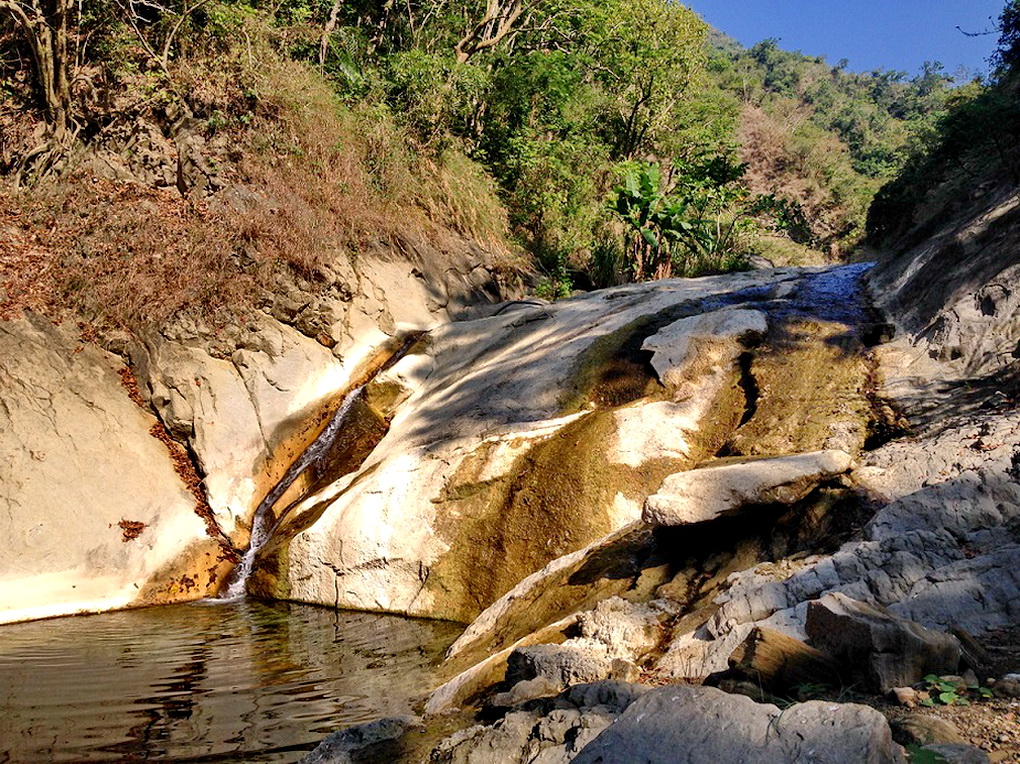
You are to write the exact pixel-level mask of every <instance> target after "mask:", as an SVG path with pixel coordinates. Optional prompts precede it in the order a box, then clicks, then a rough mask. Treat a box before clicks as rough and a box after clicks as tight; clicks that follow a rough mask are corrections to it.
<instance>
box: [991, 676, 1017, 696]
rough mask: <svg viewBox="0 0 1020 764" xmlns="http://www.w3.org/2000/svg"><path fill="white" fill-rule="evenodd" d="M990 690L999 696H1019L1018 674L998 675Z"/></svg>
mask: <svg viewBox="0 0 1020 764" xmlns="http://www.w3.org/2000/svg"><path fill="white" fill-rule="evenodd" d="M992 691H993V692H994V693H995V694H996V695H998V696H999V697H1000V698H1020V674H1004V675H1003V676H1001V677H999V678H998V679H996V680H995V685H994V686H993V687H992Z"/></svg>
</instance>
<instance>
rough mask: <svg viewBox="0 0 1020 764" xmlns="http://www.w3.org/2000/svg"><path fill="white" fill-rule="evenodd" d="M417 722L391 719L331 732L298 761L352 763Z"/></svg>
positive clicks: (313, 763)
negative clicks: (368, 750) (359, 756)
mask: <svg viewBox="0 0 1020 764" xmlns="http://www.w3.org/2000/svg"><path fill="white" fill-rule="evenodd" d="M420 722H421V720H420V719H419V718H417V717H414V716H394V717H391V718H388V719H379V720H378V721H374V722H368V723H367V724H359V725H357V726H355V727H348V728H347V729H344V730H340V731H339V732H334V733H333V734H332V735H330V736H329V737H327V738H326V739H325V740H323V741H322V742H321V743H319V745H317V746H316V747H315V750H314V751H312V752H311V753H310V754H308V755H307V756H305V757H304V758H303V759H301V764H354V762H355V761H357V760H358V759H357V758H356V756H357V754H358V753H361V752H364V751H365V750H366V749H370V748H371V747H372V746H378V745H379V744H380V743H386V742H389V741H392V740H396V739H398V738H400V737H401V736H402V735H403V734H404V733H405V732H407V730H409V729H410V728H411V727H413V726H415V725H416V724H419V723H420Z"/></svg>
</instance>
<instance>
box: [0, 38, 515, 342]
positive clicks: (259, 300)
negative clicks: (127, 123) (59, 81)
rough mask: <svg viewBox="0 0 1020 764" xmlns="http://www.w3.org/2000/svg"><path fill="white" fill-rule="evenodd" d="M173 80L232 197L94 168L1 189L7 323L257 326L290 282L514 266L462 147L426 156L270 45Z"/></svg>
mask: <svg viewBox="0 0 1020 764" xmlns="http://www.w3.org/2000/svg"><path fill="white" fill-rule="evenodd" d="M174 74H175V84H174V85H173V87H174V88H175V89H176V90H177V91H178V92H187V93H188V94H189V97H188V103H189V104H190V106H191V107H192V109H193V110H194V114H195V117H196V118H197V119H196V120H194V124H195V125H196V127H193V128H192V132H195V133H198V134H200V135H202V136H203V137H204V138H205V139H206V144H205V147H206V148H205V149H204V154H205V158H206V160H207V161H208V162H209V163H210V165H212V166H213V167H215V172H216V174H217V177H218V179H219V180H220V181H221V182H222V183H223V184H224V185H225V187H226V188H225V190H224V191H221V192H219V193H217V194H216V195H214V196H212V197H210V198H209V199H207V200H203V199H201V198H198V195H193V196H191V197H189V196H182V195H181V194H180V193H179V192H178V191H177V190H176V189H174V188H171V189H154V188H148V187H145V186H143V185H141V184H139V183H135V182H130V181H123V180H116V181H115V180H110V179H107V178H104V177H97V175H96V173H95V170H94V169H92V166H91V165H89V164H88V163H87V162H79V163H77V164H74V163H72V167H71V169H70V170H69V171H67V172H65V173H64V174H62V175H61V176H60V177H58V178H55V179H47V180H42V181H39V182H38V183H36V184H35V185H34V186H30V187H28V188H22V189H14V188H12V187H5V186H3V185H0V317H10V316H13V315H16V314H17V313H18V312H19V311H21V310H24V309H32V310H36V311H39V312H43V313H48V314H60V313H70V314H72V315H74V316H76V317H77V318H79V319H82V320H84V321H85V322H87V323H89V324H91V325H93V326H94V327H96V328H97V329H99V330H103V329H108V328H122V329H129V330H133V331H138V330H142V329H146V328H153V327H155V328H158V327H160V326H162V325H164V324H165V322H167V321H168V320H169V319H170V318H171V317H173V316H175V315H176V314H180V313H187V314H194V315H197V316H200V317H201V318H202V319H203V320H205V321H207V322H211V323H212V324H213V327H214V328H215V326H217V325H223V324H226V323H228V322H236V321H238V320H242V321H243V317H244V315H245V314H246V313H247V312H248V311H251V310H255V309H257V308H259V307H260V306H261V305H262V304H265V302H266V301H267V300H268V299H269V298H270V297H269V296H270V295H271V293H272V292H273V290H274V289H275V288H276V287H277V284H278V283H279V281H280V280H281V279H290V280H300V281H304V282H306V283H310V284H311V285H312V286H313V287H314V285H315V284H321V285H326V284H331V283H334V282H336V281H337V280H340V279H343V280H347V281H351V280H352V279H351V267H352V264H354V263H355V262H356V261H357V259H358V257H360V256H362V255H363V254H364V253H366V252H367V253H372V252H385V253H386V256H389V257H392V256H394V253H395V256H398V257H399V256H406V257H408V258H411V259H413V258H414V257H415V256H416V255H417V254H419V253H420V252H421V251H423V250H425V249H431V250H433V251H438V252H439V253H443V252H447V251H454V252H457V251H460V252H466V251H468V250H469V248H471V247H474V246H476V245H481V247H482V248H483V249H484V250H486V252H487V253H488V254H489V256H490V257H491V258H493V259H494V260H495V261H496V262H497V264H498V263H499V262H503V263H507V264H508V267H509V264H510V254H509V249H508V246H507V244H506V241H507V239H506V218H505V212H504V208H503V206H502V205H501V203H500V202H499V200H498V198H497V197H496V192H495V188H494V185H493V184H492V182H491V181H490V180H489V178H488V177H487V176H486V175H485V174H484V173H483V171H482V170H481V169H480V168H479V167H478V166H477V165H476V164H475V163H474V162H472V161H471V160H469V159H468V158H467V157H465V156H464V155H463V154H462V153H460V152H458V151H457V149H456V148H455V147H454V148H449V149H447V150H446V151H445V152H444V153H443V154H441V155H438V156H433V155H430V154H429V153H427V152H425V151H423V150H421V149H419V148H418V147H417V146H416V145H415V144H414V142H413V141H412V140H411V138H410V137H409V135H408V134H407V133H406V131H404V130H403V129H402V128H401V127H400V126H399V125H398V124H397V122H396V121H395V120H394V119H393V117H392V115H390V114H389V113H388V112H387V110H386V109H385V108H380V107H372V106H368V105H362V106H360V107H357V108H349V107H347V106H346V105H344V104H343V103H342V102H341V101H340V100H339V98H338V97H337V96H336V94H335V93H334V92H333V90H332V89H331V88H330V86H329V85H328V83H326V82H325V81H324V80H323V79H322V78H321V77H319V75H318V74H317V73H316V72H315V71H314V70H312V69H310V68H309V67H307V66H305V65H303V64H301V63H298V62H294V61H289V60H287V59H285V58H284V57H282V56H281V55H279V54H277V53H276V52H274V50H273V48H272V47H271V46H270V45H269V44H268V43H265V41H262V42H259V41H258V39H256V40H255V42H254V43H253V44H252V45H251V46H247V45H245V46H240V47H238V48H235V49H230V50H224V51H214V52H211V53H208V54H207V55H206V57H205V58H192V59H189V60H186V61H183V62H181V63H180V64H179V65H178V68H177V69H176V70H175V72H174ZM173 98H175V96H174V95H173V93H171V92H169V91H168V92H167V93H163V94H161V97H159V98H154V99H152V101H153V103H158V104H160V107H159V108H164V105H165V103H166V102H167V100H168V99H169V100H172V99H173ZM135 116H136V118H142V119H147V120H148V121H150V122H157V123H158V122H159V119H160V115H159V112H158V110H154V111H152V112H150V113H142V114H138V115H135ZM170 159H171V160H174V159H175V157H170ZM2 182H3V181H2V180H0V183H2ZM437 256H439V255H437ZM348 286H350V287H351V288H354V287H355V284H353V283H351V284H348Z"/></svg>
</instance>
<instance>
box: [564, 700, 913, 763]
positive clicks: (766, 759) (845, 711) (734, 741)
mask: <svg viewBox="0 0 1020 764" xmlns="http://www.w3.org/2000/svg"><path fill="white" fill-rule="evenodd" d="M738 761H739V762H747V764H751V763H752V762H753V763H755V764H759V763H760V764H766V763H767V764H772V763H773V762H814V763H815V764H823V763H825V764H843V763H844V762H850V761H852V762H861V763H862V764H863V763H864V762H868V763H869V764H879V762H882V763H883V764H885V763H886V762H888V763H892V762H903V761H904V758H903V755H902V753H901V751H900V748H899V746H897V745H896V744H895V743H893V740H892V735H891V734H890V731H889V725H888V724H887V723H886V721H885V718H884V717H883V716H882V715H881V714H880V713H879V712H878V711H876V710H874V709H873V708H868V707H867V706H860V705H851V704H840V703H827V702H821V701H810V702H808V703H799V704H796V705H793V706H790V707H789V708H787V709H785V710H782V711H780V709H779V708H777V707H776V706H773V705H766V704H759V703H755V702H754V701H752V700H751V699H750V698H747V697H744V696H742V695H728V694H727V693H724V692H722V691H721V690H717V689H715V688H712V687H693V686H685V685H680V686H673V687H661V688H659V689H655V690H651V691H649V692H647V693H645V694H644V695H642V696H641V697H640V698H638V699H637V700H636V701H634V703H632V704H631V705H630V706H629V707H628V708H627V710H626V711H624V713H623V714H622V715H621V716H620V717H619V718H618V719H617V720H616V721H615V722H614V723H613V724H611V725H610V726H609V727H607V728H606V730H605V731H604V732H602V734H600V735H599V736H598V737H597V738H595V740H593V741H592V742H591V743H589V744H588V745H587V746H585V747H584V749H583V750H582V751H581V752H580V753H579V754H578V755H577V757H576V758H575V759H574V764H625V763H626V764H629V763H630V762H662V763H663V764H665V763H666V762H669V764H717V763H718V762H738Z"/></svg>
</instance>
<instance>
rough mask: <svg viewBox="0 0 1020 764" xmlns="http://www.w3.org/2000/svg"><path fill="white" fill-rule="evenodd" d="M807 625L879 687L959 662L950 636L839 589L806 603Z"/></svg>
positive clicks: (899, 683)
mask: <svg viewBox="0 0 1020 764" xmlns="http://www.w3.org/2000/svg"><path fill="white" fill-rule="evenodd" d="M806 629H807V634H808V636H809V637H810V638H811V640H812V641H813V643H814V644H815V645H816V646H817V647H819V648H821V649H822V650H825V651H826V652H829V653H831V654H832V655H834V656H835V657H837V658H838V659H839V660H841V661H842V662H843V663H844V665H846V666H847V667H848V668H849V669H851V670H853V671H855V672H856V673H859V674H860V675H862V676H863V677H864V678H865V679H866V680H867V681H868V682H869V684H870V685H871V686H872V687H873V688H875V689H877V690H879V691H880V692H888V691H889V690H891V689H892V688H893V687H903V686H906V685H911V684H914V683H915V682H918V681H920V680H921V679H922V678H923V677H925V676H927V675H928V674H943V673H948V672H951V671H955V670H956V668H957V667H958V666H959V663H960V645H959V642H957V640H956V638H955V637H953V636H951V635H948V634H943V633H939V632H935V631H931V630H930V629H925V628H924V627H923V626H921V625H920V624H917V623H913V622H911V621H907V620H905V619H902V618H898V617H896V616H894V615H893V614H892V613H889V612H888V611H887V610H884V609H882V608H878V607H876V606H874V605H869V604H867V603H865V602H860V601H858V600H854V599H852V598H850V597H847V596H846V595H844V594H840V593H833V594H827V595H826V596H825V597H822V598H821V599H819V600H816V601H814V602H810V603H808V609H807V622H806Z"/></svg>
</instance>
